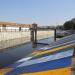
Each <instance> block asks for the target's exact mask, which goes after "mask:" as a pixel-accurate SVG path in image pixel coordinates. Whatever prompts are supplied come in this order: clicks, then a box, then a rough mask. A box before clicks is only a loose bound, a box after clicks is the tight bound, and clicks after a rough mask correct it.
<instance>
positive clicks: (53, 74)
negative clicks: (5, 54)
mask: <svg viewBox="0 0 75 75" xmlns="http://www.w3.org/2000/svg"><path fill="white" fill-rule="evenodd" d="M71 74H72V72H71V68H70V67H67V68H61V69H55V70H49V71H42V72H36V73H35V72H34V73H28V74H20V75H71Z"/></svg>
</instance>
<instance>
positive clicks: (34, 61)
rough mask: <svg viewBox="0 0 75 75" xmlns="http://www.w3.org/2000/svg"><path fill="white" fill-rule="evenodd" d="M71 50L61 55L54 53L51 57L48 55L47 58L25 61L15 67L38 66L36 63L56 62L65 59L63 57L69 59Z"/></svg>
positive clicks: (71, 53)
mask: <svg viewBox="0 0 75 75" xmlns="http://www.w3.org/2000/svg"><path fill="white" fill-rule="evenodd" d="M73 51H74V50H73V49H71V50H68V51H65V52H61V53H56V54H53V55H49V56H45V57H42V58H39V59H35V60H29V61H25V62H24V63H22V64H21V65H19V66H17V67H23V66H29V65H32V64H38V63H43V62H47V61H52V60H57V59H61V58H65V57H69V56H72V55H73Z"/></svg>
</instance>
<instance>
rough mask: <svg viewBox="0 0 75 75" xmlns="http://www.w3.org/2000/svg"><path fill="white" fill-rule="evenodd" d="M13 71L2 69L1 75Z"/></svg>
mask: <svg viewBox="0 0 75 75" xmlns="http://www.w3.org/2000/svg"><path fill="white" fill-rule="evenodd" d="M9 71H11V69H10V68H4V69H0V75H5V74H6V73H7V72H9Z"/></svg>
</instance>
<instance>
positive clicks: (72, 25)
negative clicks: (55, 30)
mask: <svg viewBox="0 0 75 75" xmlns="http://www.w3.org/2000/svg"><path fill="white" fill-rule="evenodd" d="M63 27H64V29H65V30H71V29H75V23H74V22H73V21H67V22H65V23H64V25H63Z"/></svg>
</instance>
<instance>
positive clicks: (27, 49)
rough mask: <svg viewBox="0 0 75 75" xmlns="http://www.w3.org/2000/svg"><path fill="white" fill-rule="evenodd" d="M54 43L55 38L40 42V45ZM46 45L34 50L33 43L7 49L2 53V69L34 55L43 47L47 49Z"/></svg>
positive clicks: (0, 61)
mask: <svg viewBox="0 0 75 75" xmlns="http://www.w3.org/2000/svg"><path fill="white" fill-rule="evenodd" d="M53 41H54V38H53V37H48V38H44V39H41V40H39V41H38V43H45V44H50V43H51V42H53ZM45 46H46V45H44V44H38V45H37V48H32V45H31V42H29V43H26V44H23V45H21V46H17V47H14V48H8V49H5V50H4V51H3V52H0V68H2V67H5V66H7V65H9V64H12V63H13V62H15V61H17V60H19V59H21V58H24V57H26V56H27V55H28V54H30V53H32V52H33V51H35V50H39V49H40V48H42V47H45Z"/></svg>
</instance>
